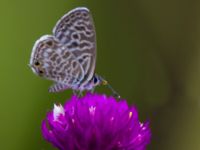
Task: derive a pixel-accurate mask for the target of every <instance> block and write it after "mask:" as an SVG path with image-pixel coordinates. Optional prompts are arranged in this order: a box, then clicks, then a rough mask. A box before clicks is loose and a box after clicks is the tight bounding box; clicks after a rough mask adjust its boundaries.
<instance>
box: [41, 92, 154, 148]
mask: <svg viewBox="0 0 200 150" xmlns="http://www.w3.org/2000/svg"><path fill="white" fill-rule="evenodd" d="M42 134H43V136H44V138H45V139H46V140H47V141H49V142H51V143H52V144H53V145H54V146H55V147H57V148H58V149H60V150H145V148H146V145H147V144H148V143H149V142H150V138H151V132H150V129H149V125H148V123H140V121H139V119H138V113H137V110H136V108H135V107H129V106H128V104H127V103H126V101H125V100H120V101H116V100H115V99H114V98H113V97H106V96H105V95H98V94H86V96H84V97H82V98H78V97H76V96H72V98H71V99H70V100H69V101H67V102H66V104H65V105H64V107H63V106H62V105H54V109H53V111H51V112H49V113H48V114H47V118H46V119H45V120H44V121H43V123H42Z"/></svg>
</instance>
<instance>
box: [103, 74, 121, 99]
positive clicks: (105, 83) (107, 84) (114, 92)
mask: <svg viewBox="0 0 200 150" xmlns="http://www.w3.org/2000/svg"><path fill="white" fill-rule="evenodd" d="M100 79H101V81H102V84H103V85H106V86H107V87H108V88H109V89H110V90H111V91H112V93H113V96H114V97H116V98H118V99H120V98H121V97H120V95H119V94H118V93H117V92H116V91H115V90H114V89H113V87H112V86H111V85H110V84H109V83H108V81H107V80H105V79H104V78H102V77H100Z"/></svg>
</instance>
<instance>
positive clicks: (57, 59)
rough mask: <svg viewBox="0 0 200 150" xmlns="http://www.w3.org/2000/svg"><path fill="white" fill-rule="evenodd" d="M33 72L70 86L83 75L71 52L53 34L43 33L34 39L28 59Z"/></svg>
mask: <svg viewBox="0 0 200 150" xmlns="http://www.w3.org/2000/svg"><path fill="white" fill-rule="evenodd" d="M30 66H31V67H32V70H33V71H34V73H36V74H37V75H39V76H42V77H44V78H47V79H50V80H53V81H55V82H57V83H61V84H64V85H66V86H67V87H69V88H71V87H72V86H73V85H74V84H76V83H78V82H80V80H81V79H82V78H83V76H84V71H83V69H82V67H81V65H80V64H79V63H78V61H77V60H76V58H75V56H74V55H73V54H72V52H70V51H68V50H66V49H65V47H63V44H61V43H60V42H59V41H58V40H57V39H56V38H55V37H54V36H51V35H45V36H42V37H41V38H40V39H39V40H37V41H36V43H35V45H34V47H33V50H32V54H31V59H30Z"/></svg>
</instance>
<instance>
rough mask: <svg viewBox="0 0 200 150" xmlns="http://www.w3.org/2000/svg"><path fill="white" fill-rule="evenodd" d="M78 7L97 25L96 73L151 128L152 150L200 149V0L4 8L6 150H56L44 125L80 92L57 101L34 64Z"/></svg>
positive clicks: (1, 124)
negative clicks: (37, 46) (42, 40)
mask: <svg viewBox="0 0 200 150" xmlns="http://www.w3.org/2000/svg"><path fill="white" fill-rule="evenodd" d="M77 6H86V7H88V8H89V9H90V10H91V12H92V15H93V17H94V21H95V26H96V31H97V41H98V60H97V66H96V72H98V73H99V74H101V75H102V76H104V77H105V78H106V79H107V80H109V82H110V83H111V84H112V86H113V87H114V88H115V89H116V90H117V91H118V92H119V93H120V94H121V96H122V97H123V98H125V99H127V100H128V101H129V103H130V104H135V105H137V107H138V110H139V113H140V119H141V120H143V121H144V120H145V119H146V118H149V119H150V121H151V128H152V132H153V138H152V142H151V144H150V145H149V147H148V149H149V150H198V149H200V142H199V140H200V1H199V0H163V1H159V0H151V1H148V0H121V1H119V0H110V1H108V0H98V1H97V0H96V1H95V0H87V1H80V0H29V1H27V0H18V1H15V0H1V1H0V18H1V22H0V33H1V36H0V40H1V44H0V51H1V53H0V62H1V63H0V68H1V71H0V78H1V82H0V84H1V87H0V91H1V94H0V100H1V101H0V102H1V104H0V105H1V108H0V149H1V150H51V149H53V148H52V147H51V145H50V144H48V143H47V142H46V141H44V140H43V138H42V136H41V130H40V125H41V120H42V119H44V117H45V114H46V112H47V111H48V110H50V109H51V108H52V107H53V103H55V102H61V103H64V101H65V100H66V99H67V98H69V97H70V95H71V94H72V91H71V90H68V91H65V92H63V93H59V94H49V93H48V92H47V89H48V87H49V86H50V85H51V82H50V81H47V80H43V79H41V78H39V77H37V76H35V75H34V74H33V73H32V71H31V70H30V68H28V66H27V64H28V62H29V57H30V53H31V49H32V46H33V44H34V42H35V40H36V39H37V38H39V37H40V36H41V35H43V34H51V31H52V29H53V27H54V25H55V23H56V22H57V20H58V19H59V18H60V17H61V16H62V15H64V14H65V13H66V12H68V11H69V10H71V9H73V8H75V7H77ZM97 91H99V92H104V91H106V92H107V91H109V90H108V89H106V88H105V87H99V88H97ZM108 94H110V93H108Z"/></svg>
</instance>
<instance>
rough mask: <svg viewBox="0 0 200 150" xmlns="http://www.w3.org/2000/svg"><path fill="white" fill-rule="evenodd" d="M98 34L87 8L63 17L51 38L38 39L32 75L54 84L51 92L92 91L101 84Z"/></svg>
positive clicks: (33, 57) (31, 60)
mask: <svg viewBox="0 0 200 150" xmlns="http://www.w3.org/2000/svg"><path fill="white" fill-rule="evenodd" d="M95 65H96V33H95V28H94V24H93V20H92V16H91V14H90V12H89V10H88V9H87V8H83V7H80V8H76V9H73V10H72V11H70V12H68V13H67V14H66V15H64V16H63V17H62V18H61V19H60V20H59V21H58V22H57V23H56V26H55V27H54V29H53V34H52V35H44V36H42V37H41V38H39V39H38V40H37V41H36V42H35V44H34V46H33V49H32V53H31V58H30V66H31V69H32V70H33V72H34V73H35V74H37V75H39V76H41V77H43V78H46V79H49V80H52V81H54V82H55V84H54V85H53V86H51V87H50V89H49V91H50V92H59V91H62V90H65V89H68V88H70V89H73V90H79V91H83V90H92V89H93V88H94V87H95V86H97V85H99V84H101V83H102V81H101V78H100V77H99V76H98V75H96V74H95V73H94V71H95Z"/></svg>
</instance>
